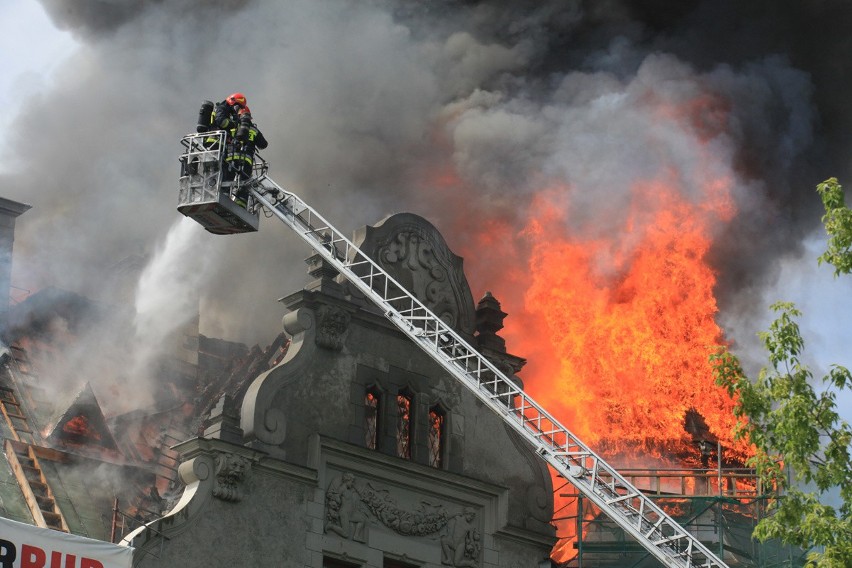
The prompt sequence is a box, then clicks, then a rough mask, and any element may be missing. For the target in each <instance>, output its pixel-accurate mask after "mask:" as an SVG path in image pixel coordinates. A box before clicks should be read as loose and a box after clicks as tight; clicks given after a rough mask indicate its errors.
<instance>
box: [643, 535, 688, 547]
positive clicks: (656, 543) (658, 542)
mask: <svg viewBox="0 0 852 568" xmlns="http://www.w3.org/2000/svg"><path fill="white" fill-rule="evenodd" d="M684 538H687V535H685V534H681V535H673V536H670V537H666V538H664V539H661V540H652V541H651V543H652V544H653V545H654V546H660V545H662V544H667V543H669V542H674V541H676V540H681V539H684Z"/></svg>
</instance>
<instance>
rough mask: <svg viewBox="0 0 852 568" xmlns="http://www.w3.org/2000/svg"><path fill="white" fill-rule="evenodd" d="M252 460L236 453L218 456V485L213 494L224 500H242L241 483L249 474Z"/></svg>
mask: <svg viewBox="0 0 852 568" xmlns="http://www.w3.org/2000/svg"><path fill="white" fill-rule="evenodd" d="M250 466H251V462H250V461H249V460H248V459H247V458H245V457H243V456H238V455H234V454H219V455H217V456H216V485H215V486H214V487H213V496H214V497H218V498H219V499H222V500H223V501H240V500H241V499H242V498H243V493H242V490H241V489H240V487H239V485H240V484H241V483H242V482H243V480H245V478H246V476H247V475H248V471H249V467H250Z"/></svg>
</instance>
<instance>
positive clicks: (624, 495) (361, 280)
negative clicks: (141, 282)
mask: <svg viewBox="0 0 852 568" xmlns="http://www.w3.org/2000/svg"><path fill="white" fill-rule="evenodd" d="M194 138H196V137H195V136H189V137H187V138H185V139H184V141H185V142H184V143H185V145H189V146H192V143H191V140H192V139H194ZM187 139H190V142H187ZM263 165H264V167H262V168H261V169H260V170H259V171H258V172H257V174H258V175H257V176H256V177H254V178H252V179H251V180H250V181H249V182H248V183H247V186H248V190H249V192H250V194H251V196H252V197H253V198H254V199H256V200H257V202H258V203H259V204H260V205H261V206H263V207H265V208H266V209H268V210H269V211H271V212H272V213H273V214H274V215H275V216H276V217H278V218H279V219H280V220H281V221H283V222H284V223H285V224H286V225H288V226H289V227H290V228H291V229H293V230H294V231H295V232H296V234H298V235H299V236H300V237H302V239H303V240H304V241H305V242H306V243H308V244H309V245H310V246H311V247H312V248H313V249H314V250H315V251H316V252H317V253H318V254H319V255H320V256H321V257H322V258H323V259H325V261H326V262H328V263H329V264H330V265H331V266H333V267H334V268H335V269H336V270H337V271H338V272H339V273H340V274H342V275H343V276H344V277H345V278H346V279H347V280H348V281H349V282H350V283H351V284H352V285H353V286H355V287H356V288H357V289H358V290H360V291H361V292H362V293H363V294H364V295H365V296H366V297H368V298H370V300H371V301H372V302H373V303H375V305H376V306H378V307H379V309H381V310H382V312H383V313H384V315H385V316H386V317H387V318H388V319H389V320H391V321H392V322H393V323H394V325H396V327H398V328H399V329H400V330H401V331H402V332H403V333H404V334H405V335H407V336H408V337H409V338H410V339H411V340H412V341H414V342H415V343H416V344H417V345H419V346H420V348H421V349H423V351H425V352H426V353H427V354H428V355H429V356H430V357H432V358H433V359H434V360H435V361H436V362H437V363H438V364H439V365H441V366H442V367H443V368H444V369H445V370H446V371H447V372H449V373H450V374H451V375H452V376H453V377H455V378H456V379H457V380H459V381H460V382H461V383H462V384H464V385H465V386H466V387H467V388H468V389H469V390H470V391H471V392H472V393H473V394H474V395H476V396H477V397H478V398H479V399H480V400H481V401H482V402H483V403H484V404H486V405H487V406H489V407H490V408H491V409H492V410H493V411H494V412H496V413H497V414H499V415H500V416H502V417H503V419H504V421H505V422H506V423H507V424H508V425H509V426H511V427H512V428H513V429H514V430H515V431H517V432H518V433H519V434H520V435H521V436H522V437H523V438H525V439H526V440H527V441H528V442H529V443H530V444H532V446H533V447H534V448H535V452H536V453H537V454H538V455H539V456H541V457H542V458H543V459H544V460H545V461H547V463H549V464H550V465H551V466H553V468H554V469H555V470H556V471H557V472H558V473H559V474H560V475H562V476H563V477H564V478H565V479H566V480H568V481H569V482H570V483H571V484H573V485H574V486H575V487H576V488H577V490H578V491H579V492H580V493H581V494H582V495H583V496H585V497H586V498H588V499H589V500H591V501H592V502H593V503H594V504H595V505H597V506H598V508H600V510H601V511H603V512H604V513H605V514H606V515H607V516H608V517H609V518H610V519H612V520H613V521H614V522H615V523H616V524H618V525H619V526H620V527H621V528H622V529H623V530H624V531H625V532H627V533H628V534H630V535H631V536H632V537H633V538H635V539H636V540H637V541H638V542H639V543H640V544H641V545H642V546H643V547H644V548H645V549H646V550H648V552H650V553H651V554H653V555H654V556H655V557H656V558H657V559H659V560H660V561H661V562H662V563H663V564H665V565H666V566H671V567H675V568H693V567H696V568H697V567H705V568H728V567H727V565H726V564H725V563H724V562H723V561H722V560H720V559H719V558H718V557H717V556H716V555H714V554H713V553H712V552H710V550H709V549H707V547H705V546H704V545H703V544H701V542H700V541H699V540H698V539H697V538H695V537H694V536H693V535H692V534H690V533H689V532H687V531H686V530H685V529H684V528H683V527H682V526H680V525H679V524H678V523H677V522H676V521H675V520H674V519H672V518H671V517H669V515H668V514H666V513H665V511H663V510H662V509H661V508H660V507H658V506H657V505H656V504H655V503H654V502H653V501H651V499H649V498H648V497H646V496H645V495H643V494H642V493H641V492H640V491H639V490H638V489H637V488H635V487H634V486H633V485H632V484H630V483H629V482H628V481H627V480H626V479H625V478H623V477H622V476H621V475H620V474H619V473H618V472H617V471H616V470H615V469H614V468H612V467H611V466H610V465H609V464H607V463H606V462H605V461H604V460H603V459H601V457H600V456H598V455H597V454H595V453H594V452H593V451H592V450H591V449H590V448H589V447H588V446H586V445H585V444H584V443H583V442H582V441H581V440H580V439H579V438H577V437H576V436H575V435H574V434H572V433H571V432H570V431H569V430H568V429H567V428H565V427H564V426H562V425H561V424H560V423H559V422H558V421H557V420H556V419H555V418H554V417H553V416H551V415H550V414H549V413H548V412H547V411H546V410H545V409H544V408H542V407H541V406H540V405H539V404H538V403H537V402H536V401H534V400H533V399H532V398H530V397H529V396H528V395H527V394H526V393H525V392H524V391H523V390H522V389H520V388H518V386H517V385H516V384H515V383H514V382H512V381H511V380H510V379H509V378H508V377H507V376H506V375H504V374H503V373H502V372H501V371H500V370H499V369H497V367H496V366H494V364H492V363H491V362H490V361H489V360H488V359H486V358H485V357H484V356H482V355H481V354H480V353H479V352H478V351H476V350H475V349H474V348H473V347H471V346H470V345H469V344H468V343H467V342H466V341H465V340H464V339H462V338H461V336H459V335H458V334H457V333H456V332H455V331H454V330H453V329H452V328H451V327H450V326H448V325H447V324H446V323H444V322H443V321H442V320H441V319H440V318H439V317H438V316H436V315H435V314H434V313H432V311H431V310H429V309H428V308H427V307H426V306H424V305H423V304H422V303H421V302H420V301H419V300H418V299H417V298H415V297H414V296H413V295H412V294H411V293H410V292H408V291H407V290H406V289H405V288H404V287H403V286H402V285H400V284H399V283H398V282H397V281H396V280H394V279H393V278H392V277H391V276H390V275H389V274H387V273H386V272H385V271H384V270H383V269H382V268H381V267H380V266H379V265H378V264H376V262H374V261H373V260H372V259H371V258H369V257H368V256H367V255H365V254H364V253H363V252H362V251H361V250H360V249H359V248H358V247H357V246H355V245H354V244H353V243H352V242H351V241H350V240H349V239H348V238H346V236H344V235H343V234H342V233H341V232H340V231H338V230H337V229H335V228H334V227H333V226H332V225H331V223H329V222H328V221H326V220H325V219H324V218H323V217H322V216H321V215H320V214H319V213H317V212H316V211H315V210H314V209H313V208H312V207H310V206H309V205H308V204H307V203H305V202H304V201H302V199H300V198H299V197H298V196H297V195H295V194H294V193H292V192H289V191H286V190H284V189H283V188H281V187H280V186H279V185H278V184H276V183H275V182H274V181H273V180H272V179H271V178H269V177H268V176H267V175H266V168H265V163H264V164H263ZM208 230H209V229H208ZM211 232H212V231H211Z"/></svg>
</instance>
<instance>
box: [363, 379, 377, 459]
mask: <svg viewBox="0 0 852 568" xmlns="http://www.w3.org/2000/svg"><path fill="white" fill-rule="evenodd" d="M380 401H381V399H380V397H379V393H378V392H377V391H376V390H375V389H369V390H368V391H367V394H366V395H364V442H365V444H366V445H367V447H368V448H370V449H371V450H375V449H376V448H377V447H378V441H379V402H380Z"/></svg>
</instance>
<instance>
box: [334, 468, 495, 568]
mask: <svg viewBox="0 0 852 568" xmlns="http://www.w3.org/2000/svg"><path fill="white" fill-rule="evenodd" d="M325 506H326V519H325V531H326V533H328V532H333V533H336V534H338V535H340V536H342V537H343V538H347V539H349V538H351V539H353V540H357V541H359V542H366V535H365V527H366V523H367V521H368V520H369V519H370V518H371V517H372V518H374V519H375V520H376V521H378V522H379V523H381V524H382V525H384V526H386V527H387V528H389V529H391V530H392V531H394V532H396V533H398V534H401V535H405V536H415V537H425V536H432V538H439V540H440V544H441V559H442V563H443V564H447V565H450V566H456V567H458V568H461V567H471V566H478V565H479V555H480V551H481V550H482V542H481V535H480V534H479V532H478V531H477V530H476V527H475V518H476V512H475V511H474V510H473V509H472V508H470V507H466V508H465V509H464V510H462V511H461V512H460V513H457V514H456V515H451V514H450V513H449V512H447V510H446V508H444V506H443V505H432V504H431V503H427V502H425V501H421V502H420V504H419V505H418V506H417V508H416V509H415V510H409V509H407V508H404V507H401V506H400V505H399V504H397V502H396V501H394V499H393V498H392V497H391V496H390V492H389V491H388V490H386V489H376V488H375V487H373V485H372V484H370V483H369V482H362V483H358V482H357V481H356V479H355V476H354V475H353V474H352V473H349V472H347V473H343V474H341V475H338V476H337V477H335V478H334V479H333V480H332V481H331V483H329V485H328V489H327V490H326V495H325ZM362 507H363V508H362Z"/></svg>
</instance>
